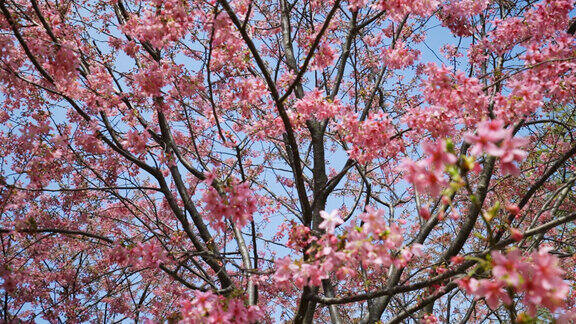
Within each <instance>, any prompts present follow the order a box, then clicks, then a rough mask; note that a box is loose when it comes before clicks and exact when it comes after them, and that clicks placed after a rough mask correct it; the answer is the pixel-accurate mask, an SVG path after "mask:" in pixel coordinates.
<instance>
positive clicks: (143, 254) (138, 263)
mask: <svg viewBox="0 0 576 324" xmlns="http://www.w3.org/2000/svg"><path fill="white" fill-rule="evenodd" d="M110 260H111V261H112V262H116V263H118V264H120V265H129V266H132V267H137V268H158V266H159V265H160V264H162V263H165V262H166V261H167V260H168V257H167V255H166V251H165V250H164V248H163V247H162V246H161V245H159V244H157V243H154V242H146V243H141V242H138V243H137V244H136V245H131V246H127V247H125V246H117V247H115V248H114V249H113V250H112V251H111V253H110Z"/></svg>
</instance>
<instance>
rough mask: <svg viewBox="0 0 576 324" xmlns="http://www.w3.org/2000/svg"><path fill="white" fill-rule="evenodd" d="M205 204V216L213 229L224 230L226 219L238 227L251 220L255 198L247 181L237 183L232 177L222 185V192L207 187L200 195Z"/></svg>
mask: <svg viewBox="0 0 576 324" xmlns="http://www.w3.org/2000/svg"><path fill="white" fill-rule="evenodd" d="M202 201H204V203H205V204H206V211H207V212H206V217H207V218H208V219H209V220H210V224H211V225H212V227H213V228H214V229H218V230H222V231H224V230H226V229H227V228H228V227H227V224H226V220H229V221H231V222H232V223H234V224H235V225H236V226H238V227H239V228H242V227H244V226H245V225H246V224H248V222H249V221H251V220H252V215H253V214H254V213H255V212H256V209H257V199H256V197H255V195H254V193H253V191H252V190H251V189H250V184H248V183H247V182H242V183H239V182H238V180H236V179H233V180H231V181H230V182H229V184H228V185H227V186H223V187H222V194H220V193H218V191H217V190H216V189H215V188H213V187H208V189H206V190H205V191H204V193H203V195H202Z"/></svg>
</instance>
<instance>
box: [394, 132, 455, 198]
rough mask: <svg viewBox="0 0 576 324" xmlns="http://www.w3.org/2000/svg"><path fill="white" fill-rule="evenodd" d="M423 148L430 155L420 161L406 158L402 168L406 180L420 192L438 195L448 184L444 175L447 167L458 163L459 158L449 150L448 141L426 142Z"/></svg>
mask: <svg viewBox="0 0 576 324" xmlns="http://www.w3.org/2000/svg"><path fill="white" fill-rule="evenodd" d="M423 149H424V152H425V153H427V155H428V157H427V158H425V159H423V160H420V161H418V162H415V161H413V160H411V159H405V160H404V161H403V162H402V164H401V165H400V169H402V170H404V171H406V176H405V178H406V180H407V181H408V182H410V183H412V185H414V189H416V190H417V191H418V192H419V193H427V194H430V195H432V196H437V195H438V194H440V192H441V191H442V189H443V188H444V187H446V185H447V184H448V180H447V179H446V178H445V177H444V169H445V167H446V166H447V165H452V164H454V163H456V161H457V158H456V156H455V155H454V154H452V153H451V152H450V151H449V150H448V146H447V142H446V141H438V142H436V143H425V144H424V145H423Z"/></svg>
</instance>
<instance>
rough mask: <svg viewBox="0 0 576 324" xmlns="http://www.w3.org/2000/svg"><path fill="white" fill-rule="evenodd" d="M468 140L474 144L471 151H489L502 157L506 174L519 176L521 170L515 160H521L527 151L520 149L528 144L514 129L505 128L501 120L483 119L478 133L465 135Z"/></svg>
mask: <svg viewBox="0 0 576 324" xmlns="http://www.w3.org/2000/svg"><path fill="white" fill-rule="evenodd" d="M464 139H465V140H466V142H468V143H470V144H472V145H473V146H472V150H471V153H472V154H474V155H480V154H482V153H487V154H489V155H492V156H495V157H499V158H500V167H501V169H502V172H503V173H504V174H511V175H514V176H518V175H519V174H520V170H519V169H518V167H517V166H516V165H515V164H514V162H521V161H522V160H524V158H526V156H527V153H526V152H525V151H523V150H521V149H520V147H521V146H522V145H524V144H526V140H525V139H523V138H515V137H513V133H512V129H505V128H504V122H503V121H501V120H488V121H483V122H482V123H480V125H478V129H477V132H476V135H473V134H466V135H464Z"/></svg>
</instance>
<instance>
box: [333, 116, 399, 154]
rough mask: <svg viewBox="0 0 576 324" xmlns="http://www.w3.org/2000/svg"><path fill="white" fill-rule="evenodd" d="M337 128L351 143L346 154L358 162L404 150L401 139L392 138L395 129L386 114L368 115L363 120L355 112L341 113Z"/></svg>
mask: <svg viewBox="0 0 576 324" xmlns="http://www.w3.org/2000/svg"><path fill="white" fill-rule="evenodd" d="M339 128H340V130H341V131H342V132H343V133H344V139H345V140H346V141H347V142H349V143H351V144H352V145H353V147H352V149H350V150H349V151H348V154H349V155H350V157H351V158H353V159H356V160H357V161H358V162H360V163H365V162H370V161H372V160H374V159H376V158H381V157H387V156H394V155H396V154H397V153H398V152H402V151H403V150H404V146H403V145H402V143H401V141H399V140H396V139H394V135H395V134H396V133H397V131H396V129H395V128H394V125H393V123H392V119H391V118H390V117H389V116H388V115H387V114H382V113H379V114H373V115H369V116H368V118H366V120H364V121H360V120H359V118H358V116H357V115H356V114H347V115H343V116H342V121H341V123H340V125H339Z"/></svg>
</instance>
